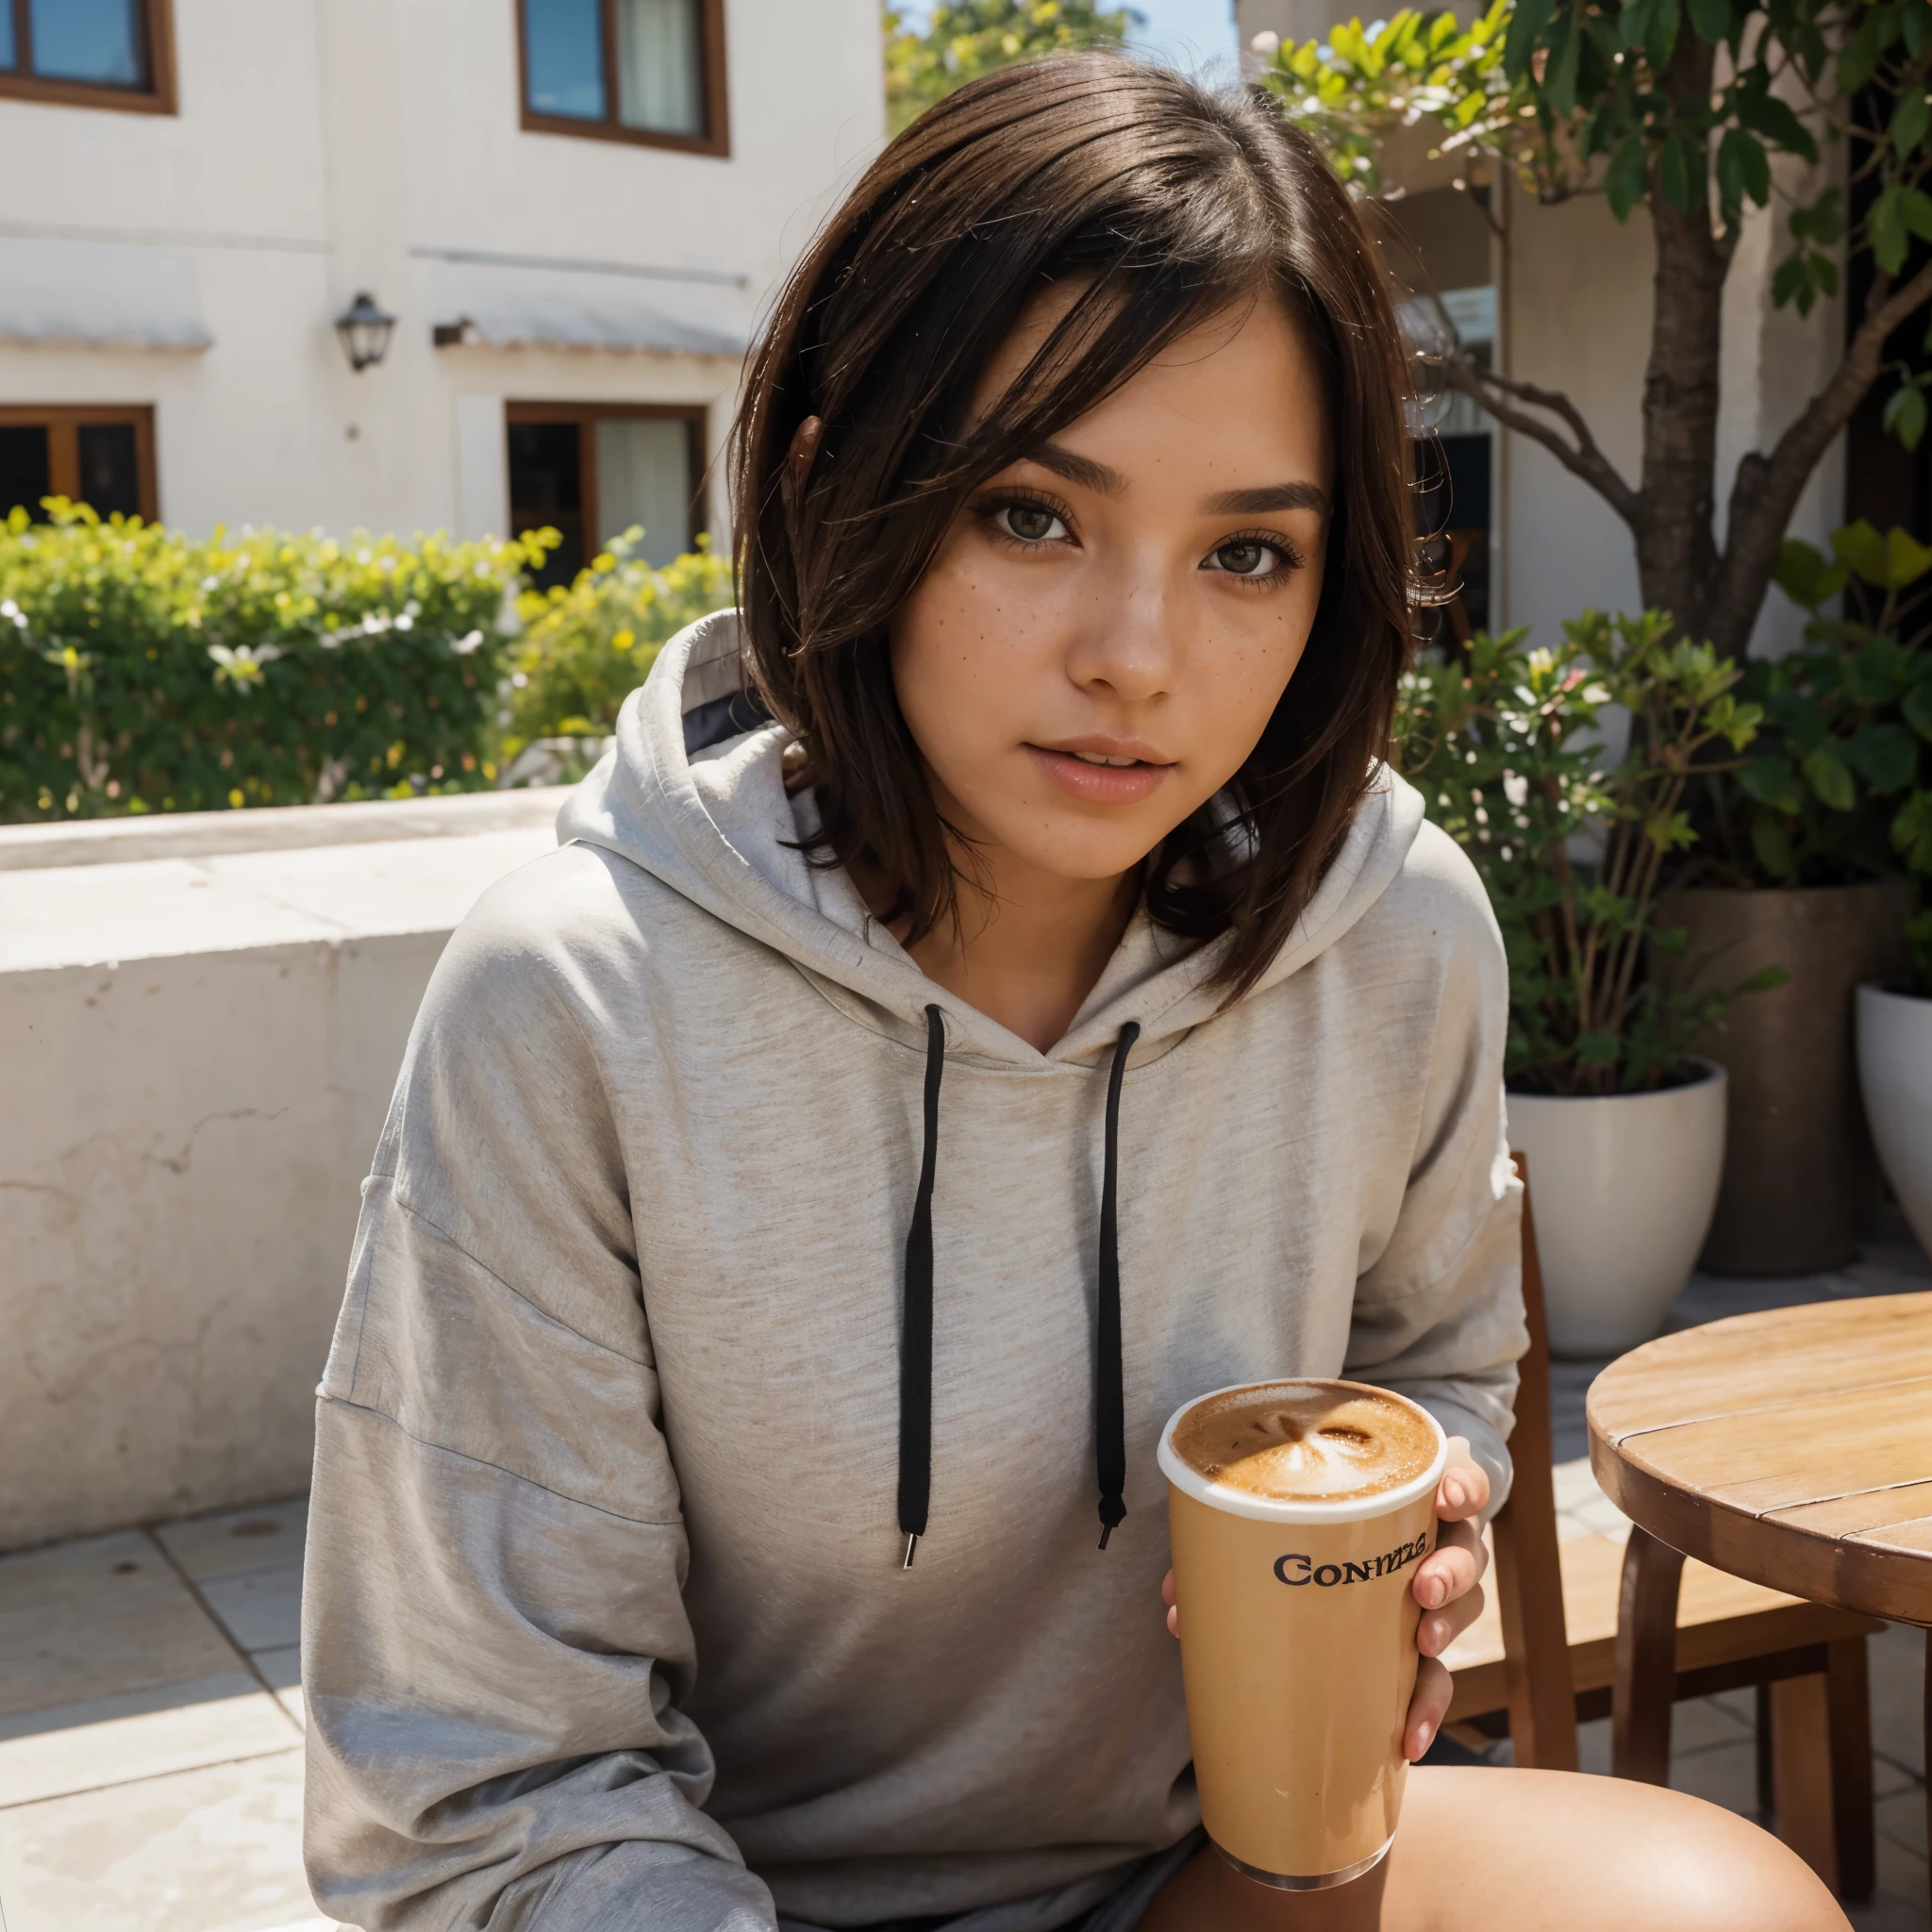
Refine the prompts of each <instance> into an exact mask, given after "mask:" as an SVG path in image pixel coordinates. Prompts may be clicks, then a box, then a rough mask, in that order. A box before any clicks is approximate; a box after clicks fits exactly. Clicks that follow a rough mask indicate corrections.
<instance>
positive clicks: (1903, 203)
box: [1898, 188, 1932, 242]
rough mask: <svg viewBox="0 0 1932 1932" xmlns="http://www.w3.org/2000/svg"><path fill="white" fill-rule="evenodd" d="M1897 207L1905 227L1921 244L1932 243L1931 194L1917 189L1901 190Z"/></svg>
mask: <svg viewBox="0 0 1932 1932" xmlns="http://www.w3.org/2000/svg"><path fill="white" fill-rule="evenodd" d="M1898 205H1899V212H1900V213H1901V214H1902V215H1903V216H1904V217H1905V224H1906V226H1907V228H1909V229H1910V230H1911V232H1912V233H1913V234H1914V235H1916V236H1917V237H1918V238H1919V240H1920V241H1921V242H1932V194H1927V193H1925V192H1924V190H1923V189H1918V188H1906V189H1902V190H1901V191H1900V192H1899V198H1898Z"/></svg>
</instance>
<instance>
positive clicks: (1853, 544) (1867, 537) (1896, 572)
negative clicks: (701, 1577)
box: [1831, 517, 1932, 591]
mask: <svg viewBox="0 0 1932 1932" xmlns="http://www.w3.org/2000/svg"><path fill="white" fill-rule="evenodd" d="M1831 547H1832V548H1833V549H1834V550H1835V551H1837V552H1838V554H1839V556H1840V557H1841V558H1843V559H1844V560H1845V562H1846V563H1847V564H1849V565H1850V566H1851V569H1852V574H1853V575H1855V576H1857V577H1858V578H1860V579H1861V580H1862V581H1863V582H1865V583H1868V584H1871V585H1873V586H1874V587H1875V588H1876V589H1878V590H1881V591H1903V590H1905V589H1907V587H1908V586H1909V585H1912V584H1915V583H1917V582H1918V580H1919V579H1920V578H1921V577H1922V576H1924V575H1925V573H1926V572H1927V571H1928V570H1932V549H1928V548H1927V547H1926V546H1925V545H1924V543H1921V542H1920V541H1919V540H1918V539H1917V538H1916V537H1914V536H1913V535H1912V533H1911V532H1910V531H1909V530H1904V529H1900V528H1899V527H1898V526H1897V525H1893V526H1892V527H1891V528H1890V530H1888V531H1886V533H1885V534H1884V536H1882V537H1881V536H1880V535H1879V534H1878V532H1877V530H1876V529H1874V527H1873V525H1871V524H1870V523H1869V522H1867V521H1866V519H1865V518H1863V517H1860V518H1859V519H1858V521H1857V523H1856V524H1848V525H1846V526H1845V527H1844V528H1843V529H1841V530H1834V531H1833V532H1832V533H1831Z"/></svg>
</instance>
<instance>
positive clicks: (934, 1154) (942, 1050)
mask: <svg viewBox="0 0 1932 1932" xmlns="http://www.w3.org/2000/svg"><path fill="white" fill-rule="evenodd" d="M945 1065H946V1023H945V1020H944V1019H943V1017H942V1016H941V1013H940V1009H939V1008H937V1007H928V1008H926V1009H925V1151H924V1154H923V1155H922V1157H921V1158H920V1163H919V1191H918V1193H917V1194H915V1195H914V1196H913V1198H912V1225H911V1226H910V1227H909V1228H908V1229H907V1231H906V1310H905V1314H904V1316H903V1318H902V1326H901V1329H900V1339H899V1527H900V1529H901V1530H903V1531H904V1532H905V1536H906V1560H905V1562H904V1564H903V1565H902V1566H901V1567H902V1568H904V1569H907V1570H909V1569H911V1567H912V1553H913V1551H914V1549H915V1548H916V1547H917V1546H918V1543H919V1539H920V1538H921V1537H923V1536H924V1534H925V1513H926V1509H927V1507H928V1506H929V1505H930V1503H931V1501H932V1180H933V1173H934V1170H935V1169H936V1168H937V1167H938V1165H939V1153H940V1075H941V1074H942V1073H943V1072H944V1071H945Z"/></svg>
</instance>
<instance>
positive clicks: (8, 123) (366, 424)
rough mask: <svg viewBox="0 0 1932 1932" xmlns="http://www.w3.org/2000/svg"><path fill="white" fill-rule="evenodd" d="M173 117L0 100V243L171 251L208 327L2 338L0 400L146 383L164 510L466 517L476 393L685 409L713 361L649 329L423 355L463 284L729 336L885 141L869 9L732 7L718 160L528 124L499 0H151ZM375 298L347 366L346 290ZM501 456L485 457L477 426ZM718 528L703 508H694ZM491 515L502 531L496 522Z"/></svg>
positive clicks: (473, 497)
mask: <svg viewBox="0 0 1932 1932" xmlns="http://www.w3.org/2000/svg"><path fill="white" fill-rule="evenodd" d="M174 13H175V64H176V70H177V74H178V76H179V90H178V92H179V108H180V111H179V112H178V114H175V115H155V114H129V113H119V112H112V111H106V110H101V109H93V108H71V107H56V106H49V105H44V104H42V103H37V102H32V101H24V100H17V99H11V98H8V99H5V100H0V176H4V178H7V179H9V180H14V181H31V182H32V183H33V184H34V192H33V195H32V198H31V202H30V204H29V203H25V202H20V201H18V199H16V203H15V206H14V208H12V209H10V210H9V211H8V213H7V214H6V215H5V216H0V236H8V235H10V236H16V237H18V236H25V235H31V236H34V237H55V238H58V239H61V240H64V241H67V242H72V243H75V244H76V245H85V246H92V247H94V248H108V249H115V250H133V251H136V253H137V255H138V256H141V257H142V258H145V259H147V260H149V261H153V260H154V259H155V257H156V253H157V251H164V252H166V253H167V254H169V255H170V256H172V257H175V258H179V259H184V260H185V261H186V262H187V263H188V264H189V267H190V271H191V273H192V277H193V280H194V283H195V285H196V288H197V290H198V295H199V301H200V306H201V309H202V313H203V316H204V318H205V321H206V323H207V325H208V331H209V333H210V334H211V335H212V336H213V339H214V341H213V346H212V347H210V348H208V349H206V350H202V351H199V352H194V351H179V350H171V351H154V350H141V349H123V348H95V347H78V346H71V345H45V346H26V345H22V344H20V343H18V342H0V403H8V404H19V403H37V402H48V403H88V402H98V403H148V404H151V405H153V407H154V408H155V412H156V430H157V447H158V486H159V497H160V509H161V514H162V516H163V517H164V518H165V519H166V520H167V521H169V522H171V523H175V524H179V525H185V526H187V527H188V528H190V529H193V530H197V531H199V530H205V529H207V528H208V527H209V526H210V525H214V524H216V523H219V522H226V523H229V524H241V523H244V522H247V523H263V522H273V523H280V524H285V525H292V526H296V527H307V526H308V525H324V526H325V527H328V528H334V529H344V528H347V527H350V526H352V525H368V526H370V527H374V528H393V529H398V530H403V531H408V530H411V529H416V528H428V527H436V526H439V525H440V526H445V527H450V528H456V527H459V526H462V527H469V528H471V529H472V531H473V532H475V531H476V530H478V529H479V527H480V526H481V520H482V519H483V517H484V516H485V515H486V513H488V512H490V511H492V510H494V511H495V513H496V515H497V516H498V517H499V518H500V515H501V511H500V508H497V506H495V505H494V504H493V503H492V502H491V497H490V492H489V491H487V490H479V488H478V482H479V477H478V471H477V466H476V460H475V458H476V446H475V441H474V440H473V439H474V435H475V429H476V426H477V425H478V424H479V423H480V422H481V421H482V420H483V418H482V415H481V413H480V411H479V410H478V408H477V406H476V405H475V403H474V402H472V401H471V400H469V399H471V398H475V397H479V396H482V397H494V398H495V399H496V400H497V403H498V405H499V407H500V405H501V402H502V401H503V400H504V399H506V398H509V399H516V400H532V401H565V400H593V401H609V402H625V401H628V402H663V403H691V402H698V403H703V404H706V405H707V406H708V408H709V419H708V430H709V436H710V441H711V442H712V444H713V445H714V446H715V445H716V444H717V442H718V441H719V440H720V439H721V438H722V436H723V433H724V425H725V421H726V418H727V415H728V411H729V408H730V404H731V401H732V397H733V394H734V391H735V387H736V383H737V378H738V364H737V362H736V360H735V358H729V357H718V356H698V355H690V354H665V353H657V352H642V351H609V350H552V349H485V348H450V349H441V350H439V349H436V348H434V347H433V346H432V345H431V341H430V329H431V326H432V325H433V324H435V323H438V322H450V321H454V320H456V319H457V315H458V308H459V305H460V301H461V298H462V297H463V295H464V294H465V293H466V292H468V291H473V290H474V289H475V287H476V286H477V285H478V283H479V282H485V283H488V282H491V281H492V280H494V281H495V282H496V284H497V285H498V286H502V285H503V284H504V283H505V282H515V281H518V280H521V281H522V282H524V283H525V285H528V286H541V289H542V290H543V291H545V292H546V293H548V294H552V295H556V294H558V293H559V292H560V293H561V294H563V295H564V296H566V297H568V296H570V295H572V294H575V295H577V296H580V297H581V298H582V299H584V300H586V301H595V300H597V299H599V298H600V297H601V298H605V299H608V298H610V297H611V296H612V295H613V293H615V292H621V293H622V295H623V296H624V297H625V299H627V300H631V301H648V302H649V303H650V304H651V305H652V306H654V307H656V308H659V309H660V310H661V311H662V312H663V313H665V314H667V315H669V316H671V317H673V318H674V319H675V320H679V321H683V322H686V323H689V324H691V325H697V326H700V327H704V328H706V329H708V330H712V331H717V332H722V333H724V334H726V335H731V336H735V337H737V338H738V339H740V340H745V339H748V338H749V337H750V335H751V334H752V332H753V330H754V328H755V326H756V324H757V320H758V314H759V312H760V310H761V308H762V307H763V305H764V304H765V302H766V301H767V300H768V298H769V296H770V294H771V293H772V291H773V290H774V286H775V284H776V281H777V279H778V277H779V276H780V275H781V274H782V272H783V269H784V267H785V266H786V264H787V263H788V262H789V261H790V260H791V258H792V256H793V255H794V254H795V253H796V251H797V249H798V248H799V246H800V245H801V244H802V242H804V241H805V240H806V238H807V237H808V235H809V234H810V232H811V230H812V228H813V227H814V226H815V225H816V224H817V222H818V221H819V220H820V219H821V218H822V217H823V215H824V212H825V211H826V209H827V208H828V207H829V205H830V203H831V201H832V198H833V197H834V196H835V195H836V193H837V192H838V191H839V190H840V189H841V187H843V186H845V185H847V184H849V181H850V180H851V178H853V176H854V175H855V173H856V171H857V169H858V167H860V166H862V164H863V162H864V161H865V160H866V159H868V158H870V156H871V155H872V153H873V152H874V151H875V149H876V147H877V145H878V142H880V140H881V138H882V135H883V128H884V99H883V80H882V76H881V66H880V58H879V26H878V18H877V10H876V7H875V5H874V0H726V5H725V23H726V42H727V58H726V75H727V85H728V91H729V124H730V137H731V154H730V156H729V157H728V158H713V157H709V156H697V155H688V154H680V153H676V152H673V151H669V150H665V149H660V148H651V147H644V146H639V145H635V144H632V143H628V142H613V141H601V140H591V139H585V138H581V137H577V136H572V135H556V134H539V133H525V132H524V131H522V129H521V128H520V126H519V110H518V85H519V81H518V70H517V56H516V26H515V0H276V4H275V5H273V6H264V5H262V4H260V0H175V7H174ZM448 250H469V251H476V250H483V251H490V252H492V253H495V254H500V255H503V254H507V255H512V256H521V257H528V258H541V259H542V260H544V261H548V262H552V263H556V262H571V261H596V262H602V263H617V264H625V265H630V266H644V267H657V268H670V269H677V270H696V271H701V272H703V273H705V274H708V275H720V276H724V277H725V278H726V279H725V280H724V282H722V283H720V282H710V283H691V282H676V281H658V280H651V279H648V278H639V277H636V276H615V275H591V274H586V273H583V272H582V271H579V270H569V269H551V270H544V269H541V268H533V267H527V266H526V267H521V268H506V267H500V266H498V267H491V266H486V265H477V264H474V263H471V264H457V263H451V262H449V261H447V260H444V259H441V258H438V256H437V255H436V254H435V253H433V252H425V251H448ZM365 288H366V289H368V290H370V291H372V292H373V293H374V294H375V296H376V298H377V299H378V301H380V302H381V303H382V304H383V305H384V306H385V307H386V308H389V309H390V310H391V312H392V313H394V314H395V315H397V316H398V317H399V318H400V324H399V326H398V328H397V330H396V333H395V338H394V341H393V342H392V344H391V349H390V353H389V356H388V358H387V359H386V360H385V361H384V362H383V363H382V364H381V366H380V367H378V368H375V369H373V370H370V371H366V372H364V373H363V374H362V375H351V374H350V372H349V369H348V367H347V364H346V362H345V361H344V359H343V358H342V355H341V349H340V347H339V346H338V344H337V342H336V340H335V336H334V333H333V330H332V328H331V320H332V318H333V317H334V316H335V315H337V314H338V313H340V312H341V310H342V309H343V308H346V307H347V306H348V303H349V301H350V299H351V298H352V297H353V296H354V294H355V293H356V291H358V289H365ZM498 461H499V464H500V463H501V452H500V448H499V454H498ZM712 519H713V524H714V527H722V526H723V523H722V519H723V505H722V502H716V501H714V503H713V506H712ZM492 526H493V527H500V522H499V523H498V524H496V525H492Z"/></svg>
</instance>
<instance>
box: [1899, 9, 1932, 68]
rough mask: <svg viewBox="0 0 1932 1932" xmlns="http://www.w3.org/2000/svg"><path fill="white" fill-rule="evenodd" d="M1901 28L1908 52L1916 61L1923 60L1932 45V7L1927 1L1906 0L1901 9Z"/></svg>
mask: <svg viewBox="0 0 1932 1932" xmlns="http://www.w3.org/2000/svg"><path fill="white" fill-rule="evenodd" d="M1899 26H1900V29H1901V30H1902V31H1903V33H1904V35H1905V42H1906V52H1907V54H1909V55H1910V56H1911V57H1912V58H1913V59H1914V60H1917V59H1920V58H1923V57H1924V52H1925V49H1926V47H1927V46H1928V45H1932V5H1928V4H1927V0H1905V4H1904V6H1903V7H1901V8H1900V9H1899Z"/></svg>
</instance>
